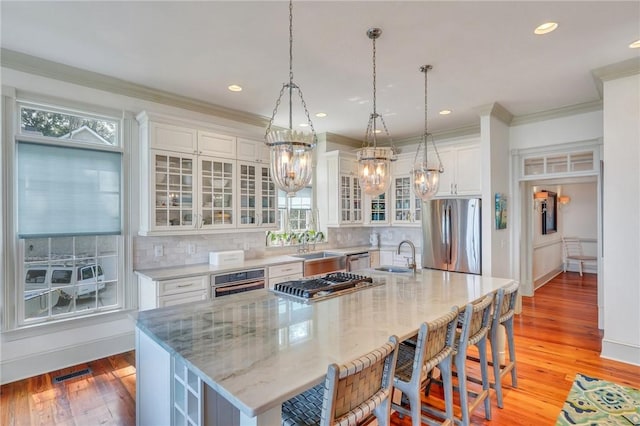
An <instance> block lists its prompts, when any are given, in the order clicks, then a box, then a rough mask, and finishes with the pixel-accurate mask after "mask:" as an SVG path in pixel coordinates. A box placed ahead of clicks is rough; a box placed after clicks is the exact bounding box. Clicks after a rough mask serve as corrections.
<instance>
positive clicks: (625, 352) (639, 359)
mask: <svg viewBox="0 0 640 426" xmlns="http://www.w3.org/2000/svg"><path fill="white" fill-rule="evenodd" d="M600 356H601V357H602V358H606V359H612V360H614V361H620V362H624V363H626V364H632V365H637V366H640V346H638V345H630V344H628V343H622V342H616V341H613V340H609V339H602V352H601V353H600Z"/></svg>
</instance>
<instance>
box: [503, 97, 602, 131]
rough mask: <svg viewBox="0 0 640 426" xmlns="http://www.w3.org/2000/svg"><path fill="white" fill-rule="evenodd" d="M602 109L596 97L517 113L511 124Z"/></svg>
mask: <svg viewBox="0 0 640 426" xmlns="http://www.w3.org/2000/svg"><path fill="white" fill-rule="evenodd" d="M600 110H602V100H600V99H597V100H595V101H591V102H584V103H581V104H576V105H568V106H565V107H560V108H554V109H550V110H546V111H540V112H535V113H533V114H526V115H519V116H516V117H514V118H513V121H512V122H511V125H512V126H518V125H521V124H527V123H535V122H538V121H545V120H551V119H554V118H562V117H568V116H571V115H576V114H583V113H586V112H593V111H600Z"/></svg>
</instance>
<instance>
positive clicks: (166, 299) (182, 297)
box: [158, 290, 208, 308]
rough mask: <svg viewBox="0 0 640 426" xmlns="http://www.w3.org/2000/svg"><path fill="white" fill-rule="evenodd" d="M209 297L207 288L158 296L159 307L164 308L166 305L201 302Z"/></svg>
mask: <svg viewBox="0 0 640 426" xmlns="http://www.w3.org/2000/svg"><path fill="white" fill-rule="evenodd" d="M207 297H208V295H207V291H206V290H200V291H190V292H187V293H178V294H172V295H169V296H162V297H159V298H158V307H159V308H162V307H164V306H173V305H179V304H181V303H189V302H199V301H200V300H207Z"/></svg>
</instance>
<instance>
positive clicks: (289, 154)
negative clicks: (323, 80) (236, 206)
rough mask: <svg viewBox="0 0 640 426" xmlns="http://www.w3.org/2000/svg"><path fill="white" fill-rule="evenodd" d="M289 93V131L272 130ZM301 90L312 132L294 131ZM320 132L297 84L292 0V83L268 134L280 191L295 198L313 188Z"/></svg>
mask: <svg viewBox="0 0 640 426" xmlns="http://www.w3.org/2000/svg"><path fill="white" fill-rule="evenodd" d="M285 91H287V92H288V94H289V128H288V129H282V130H280V129H278V130H274V129H272V125H273V121H274V119H275V116H276V114H277V112H278V106H279V105H280V102H281V100H282V96H283V95H284V93H285ZM294 91H297V92H298V95H299V96H300V102H301V104H302V108H303V109H304V113H305V115H306V117H307V124H308V127H309V129H310V130H311V131H310V132H304V131H302V130H293V92H294ZM317 140H318V139H317V136H316V131H315V129H314V127H313V123H312V122H311V117H310V116H309V111H308V110H307V105H306V103H305V101H304V98H303V97H302V90H300V87H299V86H298V85H297V84H295V83H294V82H293V3H292V1H291V0H290V1H289V82H288V83H284V84H283V85H282V89H281V90H280V95H279V96H278V100H277V101H276V106H275V108H274V109H273V114H272V115H271V119H270V120H269V125H268V126H267V130H266V133H265V142H266V144H267V146H269V148H270V151H271V155H270V158H271V160H270V169H271V179H272V180H273V182H274V183H275V185H276V187H278V189H280V190H282V191H284V192H286V193H287V196H288V197H294V196H295V195H296V192H298V191H299V190H300V189H302V188H304V187H306V186H307V185H309V182H310V181H311V175H312V173H313V169H312V166H313V164H312V163H313V161H312V160H313V158H312V155H313V149H314V148H315V146H316V143H317Z"/></svg>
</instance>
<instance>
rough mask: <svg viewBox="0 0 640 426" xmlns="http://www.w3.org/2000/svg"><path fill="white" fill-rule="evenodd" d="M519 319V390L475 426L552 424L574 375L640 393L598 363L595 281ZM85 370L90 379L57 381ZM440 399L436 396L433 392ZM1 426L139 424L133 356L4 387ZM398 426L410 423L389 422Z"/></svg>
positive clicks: (571, 287) (610, 366) (556, 291)
mask: <svg viewBox="0 0 640 426" xmlns="http://www.w3.org/2000/svg"><path fill="white" fill-rule="evenodd" d="M522 304H523V310H522V314H521V315H518V316H516V319H515V341H516V342H515V344H516V351H517V361H518V385H519V386H518V388H517V389H512V388H511V387H510V386H509V385H510V383H511V382H510V379H508V378H507V379H506V384H507V385H506V386H505V387H504V405H505V408H504V409H500V408H498V407H497V405H496V402H495V395H494V394H493V393H492V396H491V399H492V415H493V420H492V421H487V420H485V419H484V412H483V409H482V408H481V407H480V408H478V410H477V411H476V412H475V413H474V415H473V417H472V422H473V424H475V425H485V424H486V425H509V426H511V425H522V426H525V425H532V426H533V425H535V426H539V425H553V424H554V423H555V419H556V417H557V415H558V413H559V411H560V409H561V407H562V405H563V403H564V400H565V397H566V396H567V394H568V392H569V389H570V388H571V384H572V383H573V378H574V376H575V375H576V373H583V374H586V375H589V376H593V377H598V378H601V379H605V380H611V381H614V382H617V383H620V384H624V385H628V386H632V387H635V388H640V367H636V366H631V365H629V364H623V363H619V362H615V361H611V360H606V359H603V358H600V341H601V339H602V336H601V333H600V332H599V331H598V328H597V303H596V276H595V275H591V274H585V275H584V277H583V278H581V277H580V275H579V274H577V273H571V272H570V273H566V274H561V275H559V276H558V277H556V278H555V279H553V280H552V281H551V282H550V283H548V284H547V285H545V286H544V287H542V288H540V289H538V290H537V291H536V295H535V297H534V298H528V297H525V298H523V303H522ZM82 368H90V369H91V373H90V374H89V375H86V376H81V377H77V378H72V379H68V380H66V381H64V382H62V383H59V384H56V383H54V382H53V378H54V377H57V376H60V375H64V374H68V373H70V372H72V371H76V370H79V369H82ZM433 394H434V396H435V397H436V398H437V394H438V392H437V390H434V392H433ZM0 395H1V397H0V400H1V405H0V424H2V425H25V426H26V425H53V424H56V425H78V426H80V425H82V426H87V425H98V424H100V425H109V424H110V425H134V424H135V356H134V353H133V352H127V353H124V354H121V355H118V356H113V357H109V358H104V359H100V360H97V361H93V362H89V363H87V364H82V365H79V366H76V367H73V368H68V369H64V370H60V371H54V372H51V373H49V374H44V375H41V376H37V377H32V378H29V379H25V380H21V381H18V382H14V383H10V384H7V385H4V386H2V387H1V388H0ZM392 424H393V425H395V426H409V425H410V424H411V421H410V418H408V417H405V418H404V419H400V418H398V417H397V415H394V416H393V417H392Z"/></svg>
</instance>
